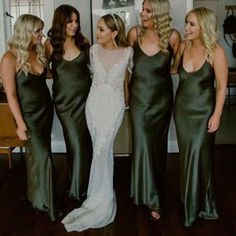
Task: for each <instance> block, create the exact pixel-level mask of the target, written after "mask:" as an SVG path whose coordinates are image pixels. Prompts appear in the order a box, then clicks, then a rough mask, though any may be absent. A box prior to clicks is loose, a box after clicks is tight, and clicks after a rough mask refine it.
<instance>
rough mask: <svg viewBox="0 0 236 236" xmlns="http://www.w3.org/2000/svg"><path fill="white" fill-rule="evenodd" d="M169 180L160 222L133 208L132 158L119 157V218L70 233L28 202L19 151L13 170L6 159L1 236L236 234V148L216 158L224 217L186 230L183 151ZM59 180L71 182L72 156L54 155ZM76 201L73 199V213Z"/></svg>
mask: <svg viewBox="0 0 236 236" xmlns="http://www.w3.org/2000/svg"><path fill="white" fill-rule="evenodd" d="M169 157H170V158H169V159H168V172H167V177H168V178H167V183H166V200H165V212H164V214H163V215H162V217H161V220H160V221H158V222H154V221H150V220H149V217H148V216H147V214H146V212H145V209H144V208H142V207H135V206H133V204H132V202H131V200H130V198H129V184H130V181H129V180H130V158H128V157H126V158H123V157H122V158H120V157H116V158H115V176H114V186H115V190H116V193H117V200H118V211H117V216H116V219H115V222H114V223H112V224H110V225H109V226H107V227H104V228H101V229H93V230H87V231H84V232H83V233H76V232H73V233H67V232H66V231H65V229H64V227H63V225H62V224H61V223H60V222H54V223H52V222H50V221H49V219H48V218H47V217H46V216H45V215H42V214H39V213H36V212H35V211H34V210H32V209H31V208H30V207H29V206H27V204H26V202H25V200H24V199H25V189H26V187H25V185H26V177H25V165H24V161H23V160H22V158H20V156H19V154H14V165H13V170H12V171H11V172H9V171H8V170H7V164H8V163H7V159H6V157H4V156H1V158H0V235H1V236H8V235H10V236H36V235H37V236H39V235H40V236H47V235H50V236H54V235H56V236H57V235H58V236H61V235H84V236H90V235H91V236H100V235H101V236H154V235H156V236H190V235H191V236H200V235H203V236H234V235H235V236H236V146H235V145H230V146H217V147H216V156H215V167H214V173H215V182H216V186H215V188H216V189H215V190H216V195H217V204H218V210H219V214H220V219H218V220H214V221H205V220H201V219H199V220H197V221H196V223H195V224H194V225H193V226H192V227H190V228H185V227H184V226H183V225H182V221H181V207H180V204H179V166H178V163H179V159H178V154H169ZM54 160H55V165H56V169H57V176H58V181H59V182H60V184H61V186H63V185H64V183H65V176H66V158H65V155H64V154H54ZM75 205H76V204H75V203H74V202H72V201H69V200H68V199H67V200H66V201H65V208H66V209H67V210H68V211H69V210H71V209H72V208H73V207H74V206H75Z"/></svg>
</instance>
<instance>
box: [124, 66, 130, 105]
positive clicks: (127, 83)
mask: <svg viewBox="0 0 236 236" xmlns="http://www.w3.org/2000/svg"><path fill="white" fill-rule="evenodd" d="M129 75H130V73H129V71H128V70H126V72H125V81H124V95H125V106H126V107H128V106H129Z"/></svg>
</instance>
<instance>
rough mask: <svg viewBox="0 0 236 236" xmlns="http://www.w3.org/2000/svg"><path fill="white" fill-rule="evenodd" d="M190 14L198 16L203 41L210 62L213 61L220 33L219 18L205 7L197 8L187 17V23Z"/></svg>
mask: <svg viewBox="0 0 236 236" xmlns="http://www.w3.org/2000/svg"><path fill="white" fill-rule="evenodd" d="M190 13H193V14H195V15H196V17H197V19H198V23H199V25H200V28H201V40H202V43H203V44H204V46H205V47H206V49H207V53H208V58H209V60H212V59H213V54H214V50H215V48H216V47H217V41H218V32H217V18H216V15H215V13H214V12H213V11H212V10H210V9H208V8H205V7H199V8H195V9H193V10H191V11H189V12H188V13H187V15H186V17H185V21H186V19H187V17H188V16H189V14H190Z"/></svg>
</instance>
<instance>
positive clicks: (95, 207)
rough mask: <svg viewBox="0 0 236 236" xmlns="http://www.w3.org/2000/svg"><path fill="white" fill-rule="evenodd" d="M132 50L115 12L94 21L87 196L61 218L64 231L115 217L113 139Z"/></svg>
mask: <svg viewBox="0 0 236 236" xmlns="http://www.w3.org/2000/svg"><path fill="white" fill-rule="evenodd" d="M132 52H133V51H132V48H131V47H128V43H127V42H126V38H125V26H124V23H123V21H122V20H121V18H120V17H119V16H118V15H116V14H114V15H113V14H108V15H104V16H102V17H101V18H100V19H99V21H98V24H97V44H95V45H93V46H92V47H91V49H90V68H91V72H92V78H93V82H92V86H91V88H90V92H89V95H88V99H87V102H86V110H85V111H86V119H87V123H88V128H89V132H90V134H91V137H92V143H93V159H92V165H91V169H90V177H89V185H88V191H87V199H86V200H85V201H84V202H83V205H82V206H81V207H80V208H78V209H74V210H73V211H72V212H70V213H69V214H68V215H67V216H66V217H65V218H64V219H63V220H62V223H63V224H64V225H65V228H66V230H67V231H83V230H86V229H88V228H100V227H103V226H106V225H108V224H109V223H111V222H113V221H114V218H115V215H116V196H115V192H114V190H113V171H114V163H113V143H114V139H115V136H116V134H117V132H118V129H119V127H120V125H121V122H122V119H123V115H124V110H125V98H127V92H128V90H127V82H128V76H129V72H131V67H132V60H131V58H132ZM124 84H125V86H124ZM124 87H125V88H126V89H124Z"/></svg>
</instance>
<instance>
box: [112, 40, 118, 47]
mask: <svg viewBox="0 0 236 236" xmlns="http://www.w3.org/2000/svg"><path fill="white" fill-rule="evenodd" d="M113 43H114V45H115V47H116V48H118V46H117V44H116V40H115V38H113Z"/></svg>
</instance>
